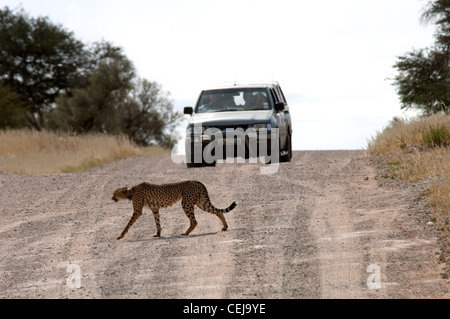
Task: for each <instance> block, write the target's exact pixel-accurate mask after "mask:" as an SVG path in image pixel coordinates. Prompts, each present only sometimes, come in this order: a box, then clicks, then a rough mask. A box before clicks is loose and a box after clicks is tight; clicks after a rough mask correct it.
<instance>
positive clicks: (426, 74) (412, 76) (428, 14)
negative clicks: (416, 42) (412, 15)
mask: <svg viewBox="0 0 450 319" xmlns="http://www.w3.org/2000/svg"><path fill="white" fill-rule="evenodd" d="M421 21H422V22H423V23H430V22H432V21H435V23H436V26H437V30H436V33H435V39H436V43H435V45H434V46H433V47H432V48H426V49H421V50H415V51H413V52H409V53H407V54H406V55H404V56H400V57H398V61H397V62H396V63H395V64H394V68H396V69H397V70H398V71H399V72H398V74H397V75H396V76H395V78H394V85H395V86H396V87H397V94H398V95H399V97H400V101H401V104H402V106H401V108H402V109H419V110H421V111H422V112H423V113H424V114H433V113H437V112H441V111H442V112H445V113H450V0H436V1H430V2H429V3H428V5H427V6H426V7H425V10H424V12H423V14H422V16H421Z"/></svg>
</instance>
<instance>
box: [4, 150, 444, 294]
mask: <svg viewBox="0 0 450 319" xmlns="http://www.w3.org/2000/svg"><path fill="white" fill-rule="evenodd" d="M187 179H196V180H199V181H201V182H203V183H204V184H205V185H206V186H207V188H208V190H209V194H210V197H211V201H212V203H213V204H214V205H215V206H216V207H218V208H224V207H227V206H228V205H230V204H231V202H233V201H237V202H238V206H237V207H236V208H235V209H234V210H233V211H232V212H230V213H228V214H226V218H227V221H228V224H229V230H228V231H226V232H221V231H220V229H221V223H220V221H219V219H218V218H216V217H215V216H213V215H210V214H208V213H205V212H203V211H200V210H196V217H197V221H198V226H197V228H196V229H195V230H194V231H193V232H192V234H191V235H190V236H189V237H181V236H180V235H179V234H180V233H182V232H184V231H185V230H186V229H187V228H188V225H189V222H188V219H187V217H186V216H185V215H184V213H183V211H182V210H181V206H180V205H179V204H177V205H175V206H173V207H171V208H168V209H164V210H161V224H162V228H163V229H162V237H161V238H153V237H152V235H153V234H154V233H155V225H154V219H153V216H152V214H151V213H150V211H148V210H146V211H145V212H144V215H143V216H142V217H141V218H140V219H139V220H138V221H137V223H136V224H135V225H134V226H133V227H132V228H131V229H130V231H129V233H128V234H127V235H126V236H125V238H124V239H122V240H120V241H117V240H116V239H115V238H116V237H117V235H118V234H119V233H120V232H121V231H122V229H123V228H124V227H125V225H126V223H127V222H128V220H129V218H130V217H131V214H132V207H131V203H129V202H119V203H114V202H113V201H112V200H111V196H112V192H113V190H114V189H116V188H118V187H123V186H125V185H128V186H132V185H135V184H138V183H140V182H143V181H147V182H151V183H158V184H159V183H167V182H176V181H181V180H187ZM417 192H418V191H417V190H416V189H415V187H414V186H404V185H401V184H400V183H392V182H389V181H385V180H383V179H381V178H377V172H376V169H375V168H374V167H373V166H371V165H370V161H369V160H368V159H366V158H364V153H363V152H360V151H323V152H320V151H317V152H294V156H293V160H292V162H291V163H283V164H281V165H280V167H279V170H278V172H277V173H276V174H273V175H261V174H260V165H259V164H226V163H222V164H218V165H217V166H216V167H205V168H193V169H186V168H185V166H184V165H183V164H179V165H177V164H174V163H173V162H172V161H171V159H170V157H139V158H134V159H127V160H123V161H119V162H116V163H112V164H109V165H105V166H103V167H99V168H95V169H92V170H90V171H88V172H86V173H79V174H61V175H36V176H18V175H13V174H7V173H0V203H1V204H0V218H1V224H0V246H1V249H0V298H449V297H450V294H449V287H450V285H449V280H448V279H445V277H446V271H447V269H446V268H445V264H444V263H439V258H440V256H441V253H442V252H441V244H440V241H439V234H438V232H437V230H436V226H434V225H427V222H428V221H429V220H428V215H427V214H428V213H427V210H426V207H425V206H424V204H423V203H422V202H420V201H417V200H416V197H417Z"/></svg>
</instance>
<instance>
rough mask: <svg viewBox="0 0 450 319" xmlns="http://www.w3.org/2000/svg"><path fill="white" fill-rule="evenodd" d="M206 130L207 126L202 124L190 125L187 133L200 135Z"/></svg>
mask: <svg viewBox="0 0 450 319" xmlns="http://www.w3.org/2000/svg"><path fill="white" fill-rule="evenodd" d="M205 130H206V129H205V127H203V126H200V125H194V126H189V127H188V128H187V129H186V134H187V135H192V134H198V135H200V134H203V133H204V132H205Z"/></svg>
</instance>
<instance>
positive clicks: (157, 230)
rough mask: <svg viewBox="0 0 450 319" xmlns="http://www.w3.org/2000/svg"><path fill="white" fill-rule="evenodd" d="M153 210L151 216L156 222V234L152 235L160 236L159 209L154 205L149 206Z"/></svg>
mask: <svg viewBox="0 0 450 319" xmlns="http://www.w3.org/2000/svg"><path fill="white" fill-rule="evenodd" d="M151 210H152V212H153V216H154V217H155V224H156V235H154V236H153V237H161V223H160V221H159V209H158V208H156V207H152V208H151Z"/></svg>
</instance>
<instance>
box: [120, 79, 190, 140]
mask: <svg viewBox="0 0 450 319" xmlns="http://www.w3.org/2000/svg"><path fill="white" fill-rule="evenodd" d="M169 96H170V95H169V93H168V92H164V91H163V90H162V88H161V86H160V85H159V84H158V83H156V82H150V81H148V80H146V79H139V80H138V81H137V83H136V85H135V87H134V88H133V90H132V91H131V94H130V95H129V96H128V98H127V99H126V102H125V103H124V104H123V105H122V106H121V108H120V109H121V113H122V116H121V124H120V126H121V127H122V130H123V132H124V133H125V134H127V135H128V136H129V137H130V138H131V139H132V140H133V141H135V142H136V143H138V144H140V145H148V144H159V145H161V146H163V147H166V148H171V147H173V142H172V141H171V134H170V133H171V131H172V130H173V129H174V128H175V126H176V125H177V123H178V121H179V120H180V119H181V117H182V115H181V114H180V113H178V112H174V110H173V103H172V101H171V100H170V98H169Z"/></svg>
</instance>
